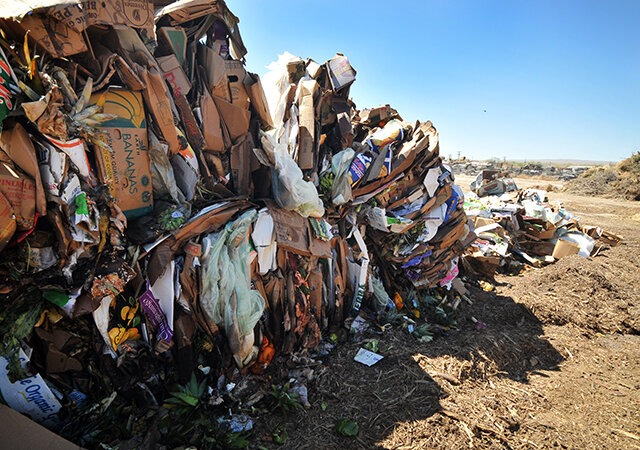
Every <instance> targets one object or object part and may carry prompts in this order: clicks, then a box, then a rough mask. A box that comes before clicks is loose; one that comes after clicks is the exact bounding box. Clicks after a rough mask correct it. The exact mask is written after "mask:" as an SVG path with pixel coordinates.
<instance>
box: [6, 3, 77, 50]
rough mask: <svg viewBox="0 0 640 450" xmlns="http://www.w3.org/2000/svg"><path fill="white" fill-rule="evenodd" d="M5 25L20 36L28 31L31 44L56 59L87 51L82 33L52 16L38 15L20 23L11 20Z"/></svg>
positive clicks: (26, 18)
mask: <svg viewBox="0 0 640 450" xmlns="http://www.w3.org/2000/svg"><path fill="white" fill-rule="evenodd" d="M5 23H6V25H7V27H8V28H9V30H10V31H11V32H12V34H15V35H18V36H24V34H25V33H26V32H27V30H28V31H29V40H30V41H31V43H32V44H33V43H35V44H37V46H38V48H41V49H43V50H45V51H47V52H48V53H49V54H50V55H51V56H53V57H55V58H60V57H63V56H71V55H75V54H78V53H82V52H86V51H87V44H86V43H85V41H84V37H83V36H82V34H81V33H80V32H78V31H76V30H74V29H72V28H69V27H68V26H67V25H66V24H64V23H63V22H60V21H58V20H56V19H54V18H53V17H51V16H48V15H44V14H37V13H36V14H30V15H28V16H26V17H25V18H24V19H22V21H20V22H19V23H18V22H13V21H9V20H7V21H6V22H5Z"/></svg>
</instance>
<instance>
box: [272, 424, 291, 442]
mask: <svg viewBox="0 0 640 450" xmlns="http://www.w3.org/2000/svg"><path fill="white" fill-rule="evenodd" d="M288 428H289V426H288V425H287V424H286V423H281V424H280V425H278V426H277V427H275V428H274V430H273V432H272V433H271V437H272V438H273V442H275V443H276V444H285V443H286V442H287V441H288V440H289V430H288Z"/></svg>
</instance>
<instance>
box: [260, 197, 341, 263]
mask: <svg viewBox="0 0 640 450" xmlns="http://www.w3.org/2000/svg"><path fill="white" fill-rule="evenodd" d="M265 203H266V205H267V208H269V213H270V214H271V216H272V217H273V223H274V226H275V232H276V242H277V243H278V247H279V248H281V249H284V250H287V251H290V252H293V253H297V254H299V255H303V256H316V257H319V258H331V244H330V243H329V242H327V241H323V240H321V239H316V238H315V237H313V230H312V229H311V227H310V226H309V219H307V218H304V217H302V216H301V215H300V214H298V213H296V212H294V211H287V210H286V209H282V208H279V207H278V206H276V204H275V203H274V202H273V201H266V202H265Z"/></svg>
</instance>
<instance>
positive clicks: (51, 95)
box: [0, 0, 475, 442]
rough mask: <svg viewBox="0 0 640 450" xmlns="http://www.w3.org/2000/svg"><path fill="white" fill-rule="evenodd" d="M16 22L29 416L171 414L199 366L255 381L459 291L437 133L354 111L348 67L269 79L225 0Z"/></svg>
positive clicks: (17, 242)
mask: <svg viewBox="0 0 640 450" xmlns="http://www.w3.org/2000/svg"><path fill="white" fill-rule="evenodd" d="M154 9H155V11H154ZM1 15H2V17H3V18H2V21H1V23H0V27H1V28H2V31H3V35H2V37H0V49H2V52H1V53H0V75H1V76H0V99H1V100H2V101H1V102H0V106H1V108H0V114H1V115H0V120H2V122H1V123H2V133H1V135H0V148H1V152H0V159H1V162H2V164H0V247H1V248H0V251H2V256H3V258H2V259H3V262H2V272H1V273H2V279H1V280H0V281H1V283H0V289H1V291H2V294H1V295H2V296H3V305H4V313H3V315H2V320H0V328H2V334H3V338H2V347H1V348H0V350H1V352H2V355H3V356H5V357H6V362H5V363H4V364H0V368H1V370H2V371H1V372H0V390H1V391H2V394H3V396H4V399H5V401H6V402H7V403H8V404H9V405H10V406H11V407H13V408H15V409H17V410H19V411H21V412H23V413H26V414H29V415H30V416H31V417H32V418H34V419H35V420H37V421H39V422H41V423H43V424H45V425H47V426H48V427H51V428H53V429H62V430H65V433H66V435H68V436H75V438H76V439H80V438H79V437H78V436H79V434H76V435H74V434H73V433H74V432H78V433H79V431H78V430H82V429H83V428H82V427H81V426H80V425H79V423H80V422H79V421H78V419H77V417H80V416H81V415H82V414H85V413H86V411H95V409H87V408H88V407H89V405H95V407H96V408H97V407H98V406H99V405H101V406H100V408H102V407H105V405H107V406H106V407H108V405H111V402H113V401H114V398H115V395H116V393H117V394H118V396H119V397H118V398H119V399H120V400H118V401H125V400H124V399H126V400H127V401H128V400H129V399H135V400H136V401H137V402H139V401H143V402H144V401H148V402H151V403H153V404H156V405H157V404H158V402H159V401H162V399H164V398H166V397H167V395H168V393H169V384H171V382H172V381H171V380H179V381H181V382H184V381H186V380H187V379H188V378H189V376H190V375H191V373H192V372H193V371H194V370H196V367H200V368H202V367H208V368H209V369H211V368H213V370H212V371H211V372H209V370H207V371H204V370H203V373H205V374H209V373H211V376H212V377H214V376H215V377H217V376H218V375H220V374H226V376H227V377H230V376H238V375H239V374H240V373H243V374H244V373H246V372H247V370H251V371H252V372H253V373H257V374H258V373H261V372H262V371H264V370H265V369H266V368H267V367H268V366H269V364H270V362H271V360H272V358H273V356H274V355H275V354H277V353H283V354H288V353H293V352H297V351H300V350H305V349H316V348H318V346H319V344H320V343H321V341H322V340H323V338H324V337H326V335H327V333H333V332H339V331H340V330H347V329H349V327H350V324H351V322H352V321H353V320H354V319H355V318H356V316H358V314H360V312H361V307H362V305H363V303H364V304H365V306H366V305H367V303H368V302H369V303H370V305H369V307H371V308H372V309H374V310H376V309H378V307H379V306H380V302H379V300H378V303H376V304H374V303H375V302H370V299H373V298H374V297H376V298H378V297H380V295H382V296H383V297H385V296H386V297H387V299H386V300H388V301H387V305H386V307H395V306H394V303H393V302H391V300H390V299H389V298H390V297H391V296H392V295H389V294H387V293H386V292H388V293H390V294H393V296H399V297H402V296H403V295H405V294H406V293H407V292H408V291H409V290H410V289H416V288H418V289H423V288H426V287H431V286H435V285H437V284H440V285H441V286H445V285H447V286H450V285H451V282H452V280H453V279H454V278H455V276H456V274H457V271H458V268H457V258H458V256H459V255H460V254H461V253H462V252H463V251H464V249H465V247H467V246H468V245H469V244H470V243H471V242H472V241H473V240H474V239H475V235H474V234H473V232H472V231H470V228H469V226H468V224H467V220H466V216H465V214H464V211H463V209H462V205H461V201H460V200H461V198H462V195H461V192H460V190H459V189H458V188H457V187H456V186H455V185H454V184H453V176H452V174H451V170H450V169H449V168H448V167H447V166H445V165H444V164H443V163H442V161H441V159H440V157H439V156H438V133H437V131H436V129H435V128H434V126H433V125H432V124H431V122H424V123H421V122H416V123H408V122H404V121H402V119H401V118H400V116H399V114H398V113H397V111H395V110H393V109H392V108H390V107H389V106H388V105H387V106H382V107H378V108H374V109H368V110H362V111H359V110H357V109H356V108H355V105H354V103H353V102H352V101H351V100H350V99H349V87H350V85H351V84H352V83H353V82H354V80H355V76H356V72H355V70H354V69H353V68H352V67H351V65H350V64H349V61H348V59H347V58H346V57H345V56H344V55H341V54H337V55H336V56H335V57H334V58H332V59H331V60H329V61H327V62H326V63H324V64H318V63H316V62H315V61H313V60H310V59H308V60H302V59H300V58H296V57H292V56H291V55H282V56H281V57H280V59H279V60H278V62H276V63H274V64H273V66H272V67H271V72H270V73H269V74H268V75H267V76H265V78H264V80H262V81H261V80H260V78H259V77H258V76H257V75H256V74H252V73H249V72H247V71H246V70H245V68H244V56H245V54H246V49H245V48H244V45H243V42H242V39H241V37H240V33H239V28H238V19H237V18H236V17H235V16H234V15H233V14H232V13H231V12H230V11H229V9H228V8H227V6H226V4H225V2H224V1H222V0H218V1H216V0H182V1H178V2H176V3H171V4H167V3H166V2H156V4H155V5H154V4H153V3H152V2H149V1H146V0H139V1H134V2H127V1H123V0H108V1H105V2H83V3H81V4H80V3H77V2H74V1H67V0H53V1H47V0H40V1H35V0H30V1H22V2H15V3H12V4H10V5H5V7H3V11H2V14H1ZM380 280H382V282H383V283H382V284H380ZM374 281H375V283H374ZM373 284H375V285H376V286H377V289H374V287H373V286H372V285H373ZM374 290H375V291H376V293H377V294H376V295H373V292H374ZM385 290H386V292H384V294H380V292H381V291H385ZM384 300H385V299H383V306H385V305H384ZM376 305H377V306H376ZM24 350H27V353H25V352H24ZM29 352H31V353H30V354H28V353H29ZM26 377H29V378H26ZM25 380H30V381H29V383H34V385H37V386H39V388H38V391H39V393H40V394H41V396H42V400H39V401H37V402H32V401H26V402H25V401H23V399H27V398H28V395H27V393H25V390H24V384H25V383H23V382H24V381H25ZM141 399H144V400H141ZM99 402H100V403H99ZM105 402H106V403H105ZM98 404H99V405H98ZM106 407H105V408H106ZM92 408H93V407H92ZM82 411H85V413H83V412H82ZM83 417H85V419H86V416H83ZM87 442H89V441H87Z"/></svg>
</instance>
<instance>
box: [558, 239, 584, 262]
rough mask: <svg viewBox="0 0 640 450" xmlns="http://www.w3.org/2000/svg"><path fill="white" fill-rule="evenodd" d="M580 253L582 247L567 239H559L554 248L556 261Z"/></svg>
mask: <svg viewBox="0 0 640 450" xmlns="http://www.w3.org/2000/svg"><path fill="white" fill-rule="evenodd" d="M578 252H580V246H579V245H578V244H576V243H575V242H570V241H567V240H565V239H558V242H556V246H555V247H554V248H553V254H552V255H551V256H553V257H554V258H555V259H560V258H564V257H565V256H570V255H577V254H578Z"/></svg>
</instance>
